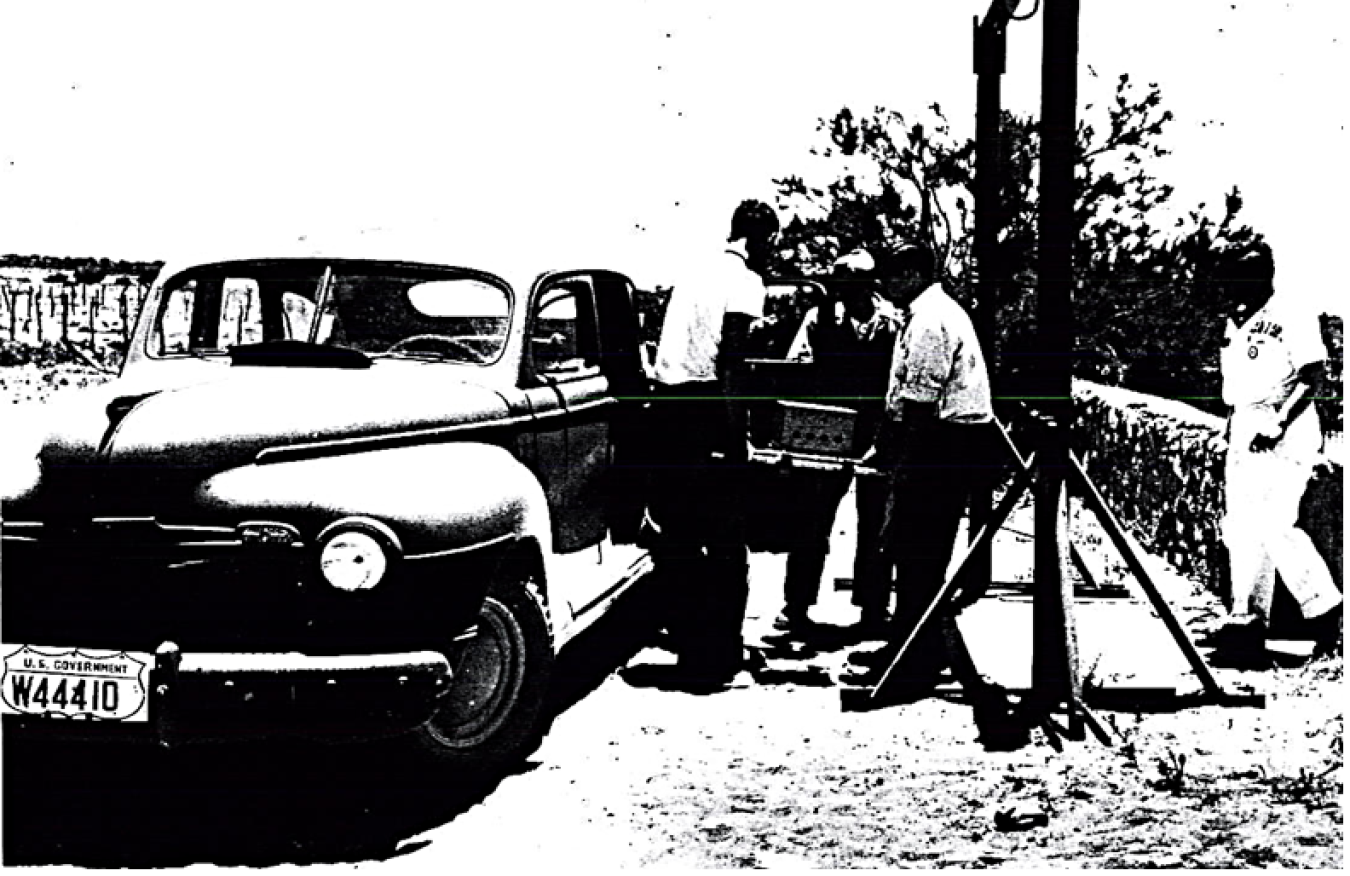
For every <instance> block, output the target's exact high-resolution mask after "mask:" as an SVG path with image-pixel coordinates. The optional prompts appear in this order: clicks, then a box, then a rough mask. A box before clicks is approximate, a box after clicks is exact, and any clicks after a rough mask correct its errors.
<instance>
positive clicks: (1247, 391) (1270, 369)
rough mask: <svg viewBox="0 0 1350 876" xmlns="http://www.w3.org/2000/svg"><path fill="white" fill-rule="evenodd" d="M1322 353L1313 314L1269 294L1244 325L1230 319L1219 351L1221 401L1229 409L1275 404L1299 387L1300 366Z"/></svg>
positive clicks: (1284, 399)
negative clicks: (1221, 378)
mask: <svg viewBox="0 0 1350 876" xmlns="http://www.w3.org/2000/svg"><path fill="white" fill-rule="evenodd" d="M1325 358H1326V348H1325V346H1324V345H1323V343H1322V338H1321V334H1320V333H1319V332H1318V329H1317V321H1316V319H1314V318H1313V317H1312V316H1311V314H1307V313H1301V312H1299V311H1298V310H1297V309H1295V308H1293V307H1291V306H1290V305H1289V303H1288V302H1286V301H1283V300H1280V299H1279V298H1278V296H1277V297H1272V298H1271V299H1270V300H1269V301H1267V302H1266V304H1265V306H1264V307H1262V308H1261V309H1260V310H1258V311H1257V312H1256V313H1254V314H1252V315H1251V317H1250V318H1249V319H1248V320H1247V321H1246V323H1244V324H1243V325H1242V326H1238V325H1237V324H1236V323H1233V322H1231V321H1230V322H1229V323H1228V329H1227V331H1226V332H1225V333H1224V347H1223V352H1222V353H1221V354H1220V356H1219V368H1220V371H1221V374H1222V377H1223V400H1224V402H1225V403H1226V404H1228V405H1229V406H1231V407H1233V408H1269V409H1278V408H1279V407H1280V406H1281V405H1283V404H1284V403H1285V402H1286V401H1288V399H1289V396H1290V395H1292V394H1293V392H1294V389H1295V388H1296V387H1297V386H1298V382H1299V371H1300V370H1302V369H1303V368H1304V366H1306V365H1310V364H1312V363H1314V362H1320V361H1322V360H1323V359H1325Z"/></svg>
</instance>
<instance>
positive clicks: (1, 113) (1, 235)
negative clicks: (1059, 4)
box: [0, 0, 1350, 300]
mask: <svg viewBox="0 0 1350 876" xmlns="http://www.w3.org/2000/svg"><path fill="white" fill-rule="evenodd" d="M1033 2H1034V0H1023V8H1024V9H1029V8H1030V7H1031V5H1032V3H1033ZM1082 5H1083V13H1082V24H1081V35H1082V47H1081V52H1080V60H1081V64H1082V68H1083V75H1082V76H1081V78H1080V103H1082V104H1086V103H1090V102H1093V101H1094V100H1095V101H1097V102H1101V101H1103V100H1105V99H1106V97H1107V96H1108V95H1109V91H1110V89H1111V87H1112V86H1113V83H1114V80H1115V77H1116V76H1117V75H1118V74H1119V73H1121V72H1128V73H1130V74H1131V76H1132V78H1134V79H1135V80H1136V81H1139V82H1141V83H1147V82H1151V81H1156V82H1158V83H1160V84H1161V85H1162V88H1163V95H1164V103H1165V105H1166V106H1167V107H1169V108H1171V109H1172V110H1173V111H1174V113H1175V114H1176V116H1177V121H1176V122H1175V123H1174V124H1173V126H1172V128H1171V130H1170V132H1169V136H1168V141H1167V142H1168V145H1170V146H1171V147H1172V148H1173V150H1174V153H1175V154H1174V155H1173V156H1172V157H1171V158H1169V159H1167V160H1166V161H1165V162H1163V163H1161V164H1160V165H1159V166H1158V168H1157V172H1158V174H1159V175H1160V176H1161V177H1162V178H1163V179H1165V180H1166V181H1169V182H1172V183H1173V184H1175V185H1176V186H1177V189H1178V194H1177V197H1178V199H1179V200H1180V201H1181V202H1182V203H1186V204H1190V203H1194V202H1198V201H1201V200H1204V201H1208V202H1209V203H1210V204H1211V205H1213V206H1214V207H1215V208H1217V206H1218V205H1219V204H1220V203H1221V200H1222V194H1223V192H1224V191H1225V190H1226V189H1227V188H1229V187H1230V186H1231V185H1232V184H1234V183H1236V184H1238V185H1239V186H1240V187H1241V188H1242V190H1243V193H1244V195H1245V196H1246V199H1247V207H1248V212H1247V214H1246V218H1247V220H1248V221H1249V222H1250V223H1252V224H1253V225H1254V226H1255V227H1257V228H1258V229H1259V230H1262V231H1264V232H1266V233H1267V234H1268V235H1269V237H1270V238H1271V239H1272V242H1273V243H1274V244H1275V246H1276V247H1277V258H1278V259H1279V264H1280V271H1281V281H1282V285H1285V286H1287V287H1288V286H1295V285H1296V286H1297V287H1298V288H1299V290H1300V291H1301V292H1304V290H1307V292H1304V294H1309V293H1312V292H1315V293H1316V296H1317V297H1318V298H1319V299H1322V300H1330V299H1331V298H1332V297H1334V298H1337V299H1338V298H1341V297H1344V296H1343V291H1342V287H1344V286H1345V285H1346V282H1345V279H1344V272H1343V271H1342V270H1340V268H1339V259H1340V253H1341V251H1342V250H1343V249H1344V248H1345V246H1346V244H1345V242H1344V241H1343V240H1342V239H1341V236H1342V233H1343V229H1344V228H1345V222H1344V220H1343V219H1341V217H1340V216H1339V215H1338V214H1337V213H1336V212H1334V211H1336V208H1338V207H1340V206H1342V205H1343V204H1345V203H1347V201H1346V197H1347V195H1348V194H1350V192H1348V191H1347V171H1346V168H1345V160H1346V156H1347V154H1350V153H1347V149H1346V145H1347V143H1346V134H1345V121H1346V118H1345V117H1346V115H1347V112H1346V111H1347V100H1346V98H1345V96H1344V91H1343V88H1344V85H1343V83H1344V82H1346V81H1348V80H1350V76H1347V72H1348V71H1347V69H1346V67H1347V63H1346V62H1347V56H1346V46H1345V42H1344V40H1345V36H1346V28H1345V26H1344V25H1345V17H1346V13H1345V12H1344V11H1343V8H1344V6H1345V4H1343V3H1341V2H1338V0H1318V2H1313V0H1296V2H1282V0H1184V2H1182V0H1084V2H1083V3H1082ZM987 6H988V0H832V2H829V3H824V2H819V0H814V2H796V0H775V2H768V0H765V2H760V0H739V2H730V0H675V2H636V0H614V2H605V0H568V2H559V0H550V2H543V0H540V2H510V0H494V2H490V3H489V2H473V3H457V4H450V3H431V2H427V3H394V2H381V3H379V4H376V3H373V2H372V3H364V4H355V3H340V2H333V0H330V2H325V3H281V2H270V3H245V2H234V3H230V4H216V5H214V6H212V7H210V8H209V9H208V8H206V7H205V6H201V5H198V4H183V3H178V4H170V3H163V4H150V3H131V2H118V3H106V2H90V3H77V4H71V3H59V2H51V0H44V2H42V3H19V2H10V3H7V4H5V5H4V6H3V9H2V11H0V34H3V40H0V118H2V119H3V121H2V122H0V252H21V253H28V252H38V253H46V254H53V255H56V254H69V255H95V256H98V255H106V256H109V257H114V258H118V257H124V258H159V257H165V256H168V255H172V254H173V253H174V252H176V251H179V250H181V249H183V248H186V247H195V246H197V245H199V244H200V243H201V242H202V241H204V240H205V241H212V242H218V241H242V240H248V239H255V238H261V239H272V238H294V237H296V236H298V235H301V234H304V235H308V236H310V237H311V238H312V239H314V238H317V239H334V238H342V237H344V236H349V235H352V234H355V233H358V232H361V231H363V230H366V229H370V228H383V229H398V230H399V231H398V233H400V234H405V233H406V234H411V235H415V234H418V233H423V232H425V233H432V234H434V236H436V237H437V238H438V239H450V238H453V236H454V235H455V234H456V233H457V230H458V229H461V228H464V229H469V228H473V229H476V230H478V231H481V230H483V229H492V228H493V227H495V226H499V225H500V226H503V227H507V226H509V227H512V228H521V227H524V228H534V227H540V228H547V229H553V231H554V233H556V234H559V235H563V236H574V235H583V234H584V235H586V236H593V237H595V238H598V239H606V240H609V239H615V238H618V239H619V240H620V242H621V243H623V244H625V245H626V244H629V243H634V244H636V245H639V246H640V247H642V248H643V249H644V251H649V252H655V253H658V254H659V255H658V259H660V258H672V259H678V257H679V254H680V253H681V252H684V251H688V248H690V247H696V246H700V245H702V243H703V241H713V240H717V239H719V237H720V235H721V233H722V232H723V226H724V224H725V221H726V218H727V217H728V216H729V211H730V207H731V206H732V205H734V204H735V203H736V202H737V201H739V200H740V199H742V198H744V197H750V196H761V197H767V196H769V195H771V194H772V188H771V186H770V182H769V181H770V179H771V178H772V177H774V176H781V175H785V174H790V173H797V172H803V171H807V170H809V169H810V167H811V165H810V164H809V163H808V159H809V155H808V153H807V149H808V148H809V147H810V146H811V145H812V144H814V143H816V142H817V139H816V133H815V130H814V129H815V121H816V119H817V118H819V117H820V116H822V115H827V114H830V113H832V112H834V111H835V110H837V109H838V108H839V107H840V106H844V105H850V106H853V107H854V108H855V109H858V110H865V109H867V108H869V107H871V106H873V105H876V104H882V105H885V106H887V107H891V108H895V109H899V110H901V111H905V112H910V113H917V112H919V111H920V110H921V109H922V108H923V107H924V106H926V105H927V104H929V103H932V102H933V101H937V102H939V103H941V104H942V106H943V108H944V109H945V110H946V112H947V115H948V118H949V119H950V120H951V121H952V123H953V127H954V128H955V130H956V131H957V133H960V134H968V133H969V132H970V131H971V130H972V129H973V117H974V97H975V78H974V76H973V74H972V72H971V47H970V41H971V37H970V30H971V20H972V18H973V17H974V16H975V15H976V14H983V12H984V10H985V8H987ZM1040 29H1041V16H1040V15H1037V16H1036V17H1034V18H1033V19H1032V20H1030V21H1028V22H1025V23H1018V24H1014V25H1013V26H1012V29H1011V32H1010V39H1009V43H1010V58H1009V70H1008V74H1007V76H1006V77H1005V96H1006V101H1007V103H1008V105H1009V107H1010V108H1012V109H1014V110H1016V111H1019V112H1023V113H1029V114H1035V113H1036V112H1037V111H1038V94H1039V84H1040V83H1039V54H1040ZM1088 65H1091V67H1092V69H1094V70H1095V71H1096V72H1097V73H1098V74H1099V76H1100V78H1098V79H1095V80H1094V79H1092V78H1091V77H1090V76H1088V75H1087V72H1086V67H1087V66H1088ZM1333 216H1335V219H1333ZM433 229H434V231H430V230H433ZM419 230H420V231H419ZM695 241H697V243H695Z"/></svg>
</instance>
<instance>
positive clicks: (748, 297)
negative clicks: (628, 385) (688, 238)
mask: <svg viewBox="0 0 1350 876" xmlns="http://www.w3.org/2000/svg"><path fill="white" fill-rule="evenodd" d="M764 296H765V290H764V281H763V279H762V278H761V277H760V276H759V274H757V273H755V272H754V271H752V270H751V269H750V267H749V266H748V265H747V264H746V254H745V250H744V248H743V247H742V246H739V245H732V246H728V247H727V250H726V252H725V253H723V254H722V255H721V256H720V257H719V258H717V259H713V260H711V261H710V262H708V263H707V264H705V265H702V266H700V268H699V269H698V270H696V271H693V272H691V273H690V275H688V276H686V277H685V278H684V279H682V280H681V281H680V283H679V285H677V286H676V287H675V288H674V290H672V291H671V293H670V302H669V303H668V304H667V305H666V318H665V322H664V323H663V324H662V326H661V339H660V341H659V342H658V343H657V347H656V366H655V369H654V376H655V377H656V379H657V380H658V381H660V382H661V383H664V384H666V385H667V386H674V385H677V384H681V383H693V382H704V381H712V380H716V379H717V354H718V351H719V350H720V348H721V344H722V320H723V318H724V317H725V316H726V315H727V314H728V313H743V314H745V315H746V316H749V317H751V318H752V319H758V318H759V317H761V316H763V315H764Z"/></svg>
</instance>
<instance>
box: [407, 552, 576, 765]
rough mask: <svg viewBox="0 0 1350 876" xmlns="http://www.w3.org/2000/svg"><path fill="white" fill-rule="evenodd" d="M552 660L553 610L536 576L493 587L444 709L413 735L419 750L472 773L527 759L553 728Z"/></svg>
mask: <svg viewBox="0 0 1350 876" xmlns="http://www.w3.org/2000/svg"><path fill="white" fill-rule="evenodd" d="M553 661H554V653H553V641H552V635H551V632H550V629H549V618H548V610H547V608H546V607H545V603H544V600H543V597H542V595H541V594H540V592H539V588H538V586H537V585H536V584H535V583H534V580H533V578H532V577H531V576H526V577H525V579H524V580H521V581H516V582H513V583H509V584H501V585H496V586H493V588H492V589H491V590H490V591H489V592H488V595H487V597H486V598H485V599H484V600H483V606H482V609H481V610H480V612H479V616H478V635H477V636H476V637H475V638H474V639H473V640H472V641H471V642H470V643H469V644H468V645H467V646H465V649H464V651H463V652H462V653H461V654H460V655H459V656H458V660H457V661H456V663H457V665H456V666H455V670H454V672H455V674H454V679H453V681H452V682H451V688H450V691H449V692H448V693H447V694H446V697H445V700H444V702H443V703H442V705H441V708H440V710H439V711H437V713H436V714H435V715H434V716H433V717H432V718H431V720H429V721H427V723H426V724H423V725H422V726H421V727H420V728H418V729H417V730H416V731H415V733H414V738H415V740H416V742H417V743H418V748H419V749H421V750H422V751H423V752H424V753H426V754H428V755H430V756H431V757H432V758H433V759H434V760H435V761H437V762H439V763H441V764H443V765H445V766H447V767H451V768H453V769H456V770H464V771H471V772H475V773H483V772H497V771H499V770H500V769H501V768H503V767H508V766H511V765H514V764H515V763H517V762H519V761H520V760H523V759H524V758H526V757H528V756H529V755H530V754H531V753H533V752H534V750H535V749H536V748H538V747H539V744H540V742H542V741H543V738H544V734H545V733H546V732H547V730H548V726H549V724H550V723H552V716H551V715H550V714H549V713H548V712H547V710H546V709H545V697H546V695H547V692H548V685H549V678H550V676H551V674H552V670H553Z"/></svg>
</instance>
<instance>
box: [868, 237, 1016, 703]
mask: <svg viewBox="0 0 1350 876" xmlns="http://www.w3.org/2000/svg"><path fill="white" fill-rule="evenodd" d="M878 267H879V271H880V273H881V278H882V284H883V286H884V288H885V289H886V297H887V298H888V299H889V300H890V301H891V303H892V304H893V305H894V306H895V307H896V308H898V309H899V311H900V313H901V314H902V325H901V328H900V330H899V335H898V337H897V339H896V342H895V349H894V353H893V355H892V357H891V368H890V375H889V381H888V383H887V388H886V404H885V416H884V417H883V418H882V421H881V424H880V428H879V429H878V430H877V434H876V442H875V445H874V447H873V449H872V450H871V451H869V453H868V454H867V456H866V457H864V458H865V460H867V461H870V462H872V463H873V464H875V465H876V466H878V467H880V468H883V469H886V470H889V471H891V472H892V475H893V477H892V484H893V492H892V494H891V505H890V509H889V514H888V518H887V521H886V524H885V528H886V535H885V538H886V541H887V542H888V545H889V548H890V550H891V551H892V552H893V553H892V554H891V555H890V557H889V558H887V562H888V565H890V564H891V563H893V564H894V568H895V569H896V573H897V579H896V612H895V616H894V618H893V621H892V627H891V634H890V636H889V641H888V644H887V646H886V647H885V648H883V649H881V650H880V651H877V652H873V653H870V654H867V653H864V654H858V655H855V659H854V662H855V663H861V664H862V665H864V666H866V667H867V669H868V672H866V673H863V674H860V675H856V676H854V677H851V678H849V679H847V680H849V681H854V682H859V683H863V684H875V683H876V682H877V681H878V680H879V679H880V676H881V673H882V672H883V671H884V670H885V669H886V667H888V666H889V665H890V664H891V662H892V661H893V660H894V657H895V655H896V654H897V653H898V650H899V647H900V645H901V644H902V643H903V642H904V641H905V640H906V639H907V638H908V636H909V634H910V633H911V632H912V631H913V629H914V627H915V625H916V624H917V623H918V621H919V619H920V617H922V615H923V613H924V611H925V610H926V609H927V607H928V605H929V604H930V603H931V602H932V600H933V598H934V597H935V596H936V594H937V592H938V591H939V590H940V589H941V587H942V585H943V584H944V583H945V581H946V576H947V568H948V565H949V564H950V562H951V559H952V554H953V551H954V549H955V546H956V539H957V535H958V533H959V531H960V525H961V518H962V517H963V516H964V514H965V511H966V508H967V505H968V503H969V499H970V496H971V494H972V491H973V489H974V488H975V487H976V486H977V485H978V484H979V483H980V482H981V481H983V480H985V479H989V478H992V477H993V476H994V475H995V474H996V473H997V471H998V469H997V467H996V465H995V464H994V463H993V462H992V460H994V459H996V458H997V457H996V456H995V455H994V453H993V450H992V449H993V448H994V447H995V446H996V445H995V443H994V441H995V439H996V437H997V434H996V432H995V427H994V425H993V423H994V411H993V402H992V397H991V395H990V391H989V374H988V370H987V368H986V366H985V360H984V354H983V352H982V350H981V348H980V342H979V339H978V338H977V336H976V334H975V328H974V326H973V324H972V323H971V320H970V316H969V315H968V314H967V313H966V311H965V310H964V309H963V308H962V307H961V305H960V304H958V303H957V302H956V301H955V300H954V299H953V298H951V296H949V295H948V294H947V292H946V291H945V290H944V289H943V288H942V285H941V284H940V283H938V282H935V279H934V274H935V265H934V261H933V255H932V252H931V250H929V249H928V248H927V247H925V246H922V245H918V244H906V245H904V246H902V247H900V248H898V249H896V250H895V251H893V252H889V253H887V254H885V255H884V256H883V258H882V259H881V264H879V265H878ZM936 620H937V622H936V623H929V624H927V625H926V626H925V628H924V630H923V631H922V632H921V633H920V635H919V637H918V639H916V641H915V642H914V644H913V645H912V646H911V647H910V649H909V650H908V651H907V652H906V657H905V661H904V662H903V663H902V665H901V666H900V667H899V668H898V669H897V672H898V675H899V677H898V681H897V683H896V684H894V685H892V686H891V687H890V690H891V691H892V693H893V694H894V695H896V696H897V697H899V698H902V699H918V698H920V697H922V696H924V695H926V694H927V693H928V692H929V691H930V690H931V689H932V688H933V687H934V686H935V685H936V684H937V682H938V680H939V676H940V675H941V673H942V671H943V669H945V668H947V667H948V666H951V667H952V668H953V669H954V670H958V671H962V672H966V671H968V670H969V669H970V668H971V667H969V665H968V664H969V658H968V655H967V654H966V653H965V649H964V643H963V642H961V641H960V634H959V631H957V629H956V625H955V622H954V619H953V617H952V616H951V614H950V609H948V610H947V611H946V612H944V613H943V614H942V615H941V616H939V617H938V618H936ZM962 681H963V683H966V684H968V685H978V684H979V680H978V679H976V678H963V679H962ZM972 693H978V691H972Z"/></svg>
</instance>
